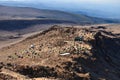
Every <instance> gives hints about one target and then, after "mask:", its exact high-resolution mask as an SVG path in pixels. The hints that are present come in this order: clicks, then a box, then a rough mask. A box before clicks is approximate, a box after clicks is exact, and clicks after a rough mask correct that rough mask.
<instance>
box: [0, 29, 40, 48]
mask: <svg viewBox="0 0 120 80" xmlns="http://www.w3.org/2000/svg"><path fill="white" fill-rule="evenodd" d="M41 32H42V31H38V32H33V33H28V34H25V35H22V37H21V38H17V39H11V40H8V41H2V42H0V49H1V48H3V47H7V46H10V45H13V44H16V43H19V42H21V41H23V40H25V39H26V38H28V37H30V36H32V35H36V34H39V33H41Z"/></svg>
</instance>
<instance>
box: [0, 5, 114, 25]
mask: <svg viewBox="0 0 120 80" xmlns="http://www.w3.org/2000/svg"><path fill="white" fill-rule="evenodd" d="M8 19H9V20H11V19H52V20H63V21H71V22H74V23H79V24H80V23H81V24H82V23H84V24H86V23H87V24H91V23H106V22H112V21H111V20H106V19H100V18H94V17H89V16H85V15H82V14H79V15H77V14H72V13H68V12H63V11H57V10H45V9H35V8H29V7H10V6H0V20H8Z"/></svg>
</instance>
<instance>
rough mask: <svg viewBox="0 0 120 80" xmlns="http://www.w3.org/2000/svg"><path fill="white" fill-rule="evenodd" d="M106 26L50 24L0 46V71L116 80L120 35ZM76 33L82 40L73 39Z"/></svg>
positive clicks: (66, 79) (63, 79) (64, 79)
mask: <svg viewBox="0 0 120 80" xmlns="http://www.w3.org/2000/svg"><path fill="white" fill-rule="evenodd" d="M107 29H108V27H107V26H106V27H105V28H103V27H97V28H96V27H86V28H77V27H60V26H53V27H51V28H50V29H48V30H45V31H43V32H42V33H39V34H37V35H34V36H31V37H28V38H27V39H25V40H23V41H21V42H19V43H17V44H14V45H11V46H8V47H5V48H2V49H1V50H0V54H1V55H0V60H1V64H0V68H1V72H0V73H1V74H2V73H3V71H4V69H5V70H10V71H11V73H12V72H14V73H15V74H19V75H20V76H21V75H22V76H24V77H21V78H24V79H26V80H27V78H29V79H33V80H34V79H36V80H42V79H43V80H44V79H45V78H46V79H45V80H47V79H48V80H119V79H120V68H119V67H120V64H119V63H120V54H119V53H120V35H119V32H117V33H114V32H110V30H109V29H108V30H107ZM78 36H83V37H84V40H83V41H81V42H78V41H74V39H75V37H78ZM31 45H33V46H34V47H31ZM62 53H70V55H65V56H61V55H60V54H62ZM3 75H4V76H6V74H5V73H3ZM9 76H11V75H9V74H8V76H7V77H8V78H9ZM12 77H13V78H15V79H16V78H17V77H16V76H12ZM0 78H3V77H2V76H0ZM17 80H19V79H17Z"/></svg>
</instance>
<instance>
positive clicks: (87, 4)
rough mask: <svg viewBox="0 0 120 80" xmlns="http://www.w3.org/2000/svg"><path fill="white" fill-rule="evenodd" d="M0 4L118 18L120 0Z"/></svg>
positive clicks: (27, 0)
mask: <svg viewBox="0 0 120 80" xmlns="http://www.w3.org/2000/svg"><path fill="white" fill-rule="evenodd" d="M1 2H10V3H12V2H14V3H15V2H17V3H22V4H23V3H26V4H31V6H32V7H37V8H39V7H40V5H39V4H42V5H45V6H47V7H50V8H53V9H58V10H59V9H60V10H62V9H64V10H73V11H80V10H82V9H83V10H88V11H90V10H91V11H92V12H93V11H98V12H99V13H101V14H103V15H104V14H106V15H107V14H108V15H114V16H116V17H117V16H119V17H120V0H0V3H1ZM32 4H33V5H32ZM34 4H36V5H34ZM95 13H97V12H95Z"/></svg>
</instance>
